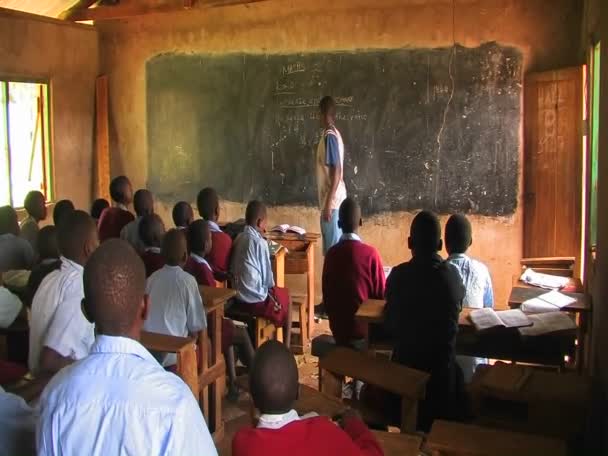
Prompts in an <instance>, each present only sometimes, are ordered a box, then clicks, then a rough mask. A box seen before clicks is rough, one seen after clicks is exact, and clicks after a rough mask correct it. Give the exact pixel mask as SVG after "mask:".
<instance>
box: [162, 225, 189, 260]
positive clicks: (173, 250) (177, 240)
mask: <svg viewBox="0 0 608 456" xmlns="http://www.w3.org/2000/svg"><path fill="white" fill-rule="evenodd" d="M162 254H163V256H164V257H165V261H166V262H167V264H168V265H169V266H177V265H179V264H180V263H181V262H182V261H183V259H184V257H185V256H186V255H187V254H188V244H187V242H186V236H184V233H183V231H182V230H178V229H177V228H172V229H170V230H169V231H167V234H165V237H164V238H163V242H162Z"/></svg>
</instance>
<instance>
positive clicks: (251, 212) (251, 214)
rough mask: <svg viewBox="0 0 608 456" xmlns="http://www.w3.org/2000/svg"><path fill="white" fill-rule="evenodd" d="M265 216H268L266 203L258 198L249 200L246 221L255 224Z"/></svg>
mask: <svg viewBox="0 0 608 456" xmlns="http://www.w3.org/2000/svg"><path fill="white" fill-rule="evenodd" d="M264 218H266V205H265V204H264V203H262V202H261V201H257V200H253V201H249V204H247V209H245V221H246V222H247V225H251V226H254V225H255V224H256V222H257V221H258V220H259V219H264Z"/></svg>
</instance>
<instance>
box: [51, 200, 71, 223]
mask: <svg viewBox="0 0 608 456" xmlns="http://www.w3.org/2000/svg"><path fill="white" fill-rule="evenodd" d="M74 210H75V208H74V203H72V202H71V201H70V200H67V199H64V200H59V201H57V203H55V207H54V208H53V224H54V225H55V226H59V225H60V224H61V221H62V220H63V219H65V218H66V217H67V216H68V215H69V214H71V213H72V212H74Z"/></svg>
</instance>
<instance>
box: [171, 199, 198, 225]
mask: <svg viewBox="0 0 608 456" xmlns="http://www.w3.org/2000/svg"><path fill="white" fill-rule="evenodd" d="M172 215H173V223H175V226H176V227H177V228H188V225H190V224H191V223H192V220H194V212H193V211H192V206H190V204H188V203H186V202H185V201H180V202H179V203H177V204H176V205H175V206H173V213H172Z"/></svg>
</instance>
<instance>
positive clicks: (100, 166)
mask: <svg viewBox="0 0 608 456" xmlns="http://www.w3.org/2000/svg"><path fill="white" fill-rule="evenodd" d="M95 173H96V174H95V176H96V179H95V189H96V190H95V196H97V197H98V198H105V199H107V200H110V135H109V126H108V76H107V75H103V76H99V77H98V78H97V80H96V81H95Z"/></svg>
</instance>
